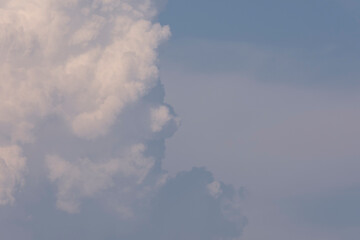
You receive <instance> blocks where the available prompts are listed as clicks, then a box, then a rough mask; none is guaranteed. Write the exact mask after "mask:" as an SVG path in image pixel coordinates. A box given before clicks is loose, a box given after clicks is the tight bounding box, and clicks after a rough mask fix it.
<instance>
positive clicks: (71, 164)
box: [0, 0, 244, 239]
mask: <svg viewBox="0 0 360 240" xmlns="http://www.w3.org/2000/svg"><path fill="white" fill-rule="evenodd" d="M159 4H160V2H158V1H151V0H123V1H118V0H66V1H55V0H26V1H25V0H8V1H0V84H1V87H0V205H2V207H0V212H1V211H5V212H7V214H6V215H7V216H11V217H10V218H11V219H12V218H14V219H16V220H14V222H20V223H23V224H20V225H21V226H20V225H17V224H13V223H11V221H9V220H6V219H4V218H3V217H0V230H1V232H3V231H4V232H6V233H5V236H6V237H7V238H8V239H10V238H11V239H14V238H13V237H14V236H19V237H18V238H16V239H24V238H26V239H49V238H51V239H64V236H66V238H67V239H79V237H86V239H100V238H101V236H102V235H101V234H104V231H105V230H104V229H101V228H94V229H92V230H90V229H88V228H89V226H87V224H86V223H87V221H86V220H85V219H87V216H88V215H89V214H90V215H91V217H94V218H97V219H96V220H94V221H95V222H99V221H100V222H101V221H102V220H101V219H109V218H111V217H109V216H113V215H112V214H110V215H109V211H111V212H115V216H114V218H113V219H112V221H116V222H119V223H124V224H125V225H126V226H128V225H131V226H133V228H130V229H133V231H130V232H129V230H127V229H122V230H119V229H117V228H116V227H115V228H111V230H107V233H106V234H109V236H110V235H111V237H109V238H110V239H114V238H118V237H127V239H144V236H145V235H148V234H151V235H150V236H151V237H152V238H154V239H169V237H170V238H171V239H178V238H179V237H180V236H182V237H186V238H188V239H191V238H194V237H195V238H196V239H231V238H233V237H236V236H238V235H239V234H240V232H241V229H242V227H243V224H244V219H243V217H242V216H241V213H240V211H238V210H236V211H231V212H232V213H234V212H235V213H236V215H237V216H238V218H236V219H230V218H229V216H230V215H229V211H226V209H227V208H228V207H226V204H228V205H229V206H230V205H231V206H235V205H234V204H232V203H233V202H234V199H237V197H236V196H235V195H237V194H236V191H234V190H231V191H233V193H232V194H230V195H229V194H228V193H227V191H228V190H226V189H230V188H229V187H227V186H225V185H223V184H221V183H219V182H216V181H214V179H212V176H211V173H209V172H206V171H205V170H199V169H197V170H196V169H195V170H192V171H190V172H187V173H182V174H179V175H178V176H176V177H174V178H169V176H167V174H166V172H165V171H164V170H163V169H162V167H161V160H162V158H163V156H164V149H165V147H164V146H165V145H164V144H165V139H166V138H168V137H170V136H171V135H172V134H173V133H174V132H175V130H176V129H177V127H178V125H179V120H178V118H177V117H176V115H175V113H174V111H173V109H172V108H171V107H170V106H168V105H167V104H165V103H164V90H163V87H162V85H161V83H160V81H159V78H158V67H157V61H158V60H157V48H158V46H159V45H160V44H161V42H163V41H164V40H166V39H167V38H168V37H169V36H170V30H169V27H167V26H161V25H160V24H159V23H155V22H154V17H155V16H156V14H157V7H158V5H159ZM19 189H21V191H17V190H19ZM34 192H35V193H34ZM34 194H35V196H34ZM179 194H180V195H179ZM42 195H45V196H47V197H46V198H44V199H38V198H39V197H38V196H42ZM20 196H21V197H20ZM176 196H181V197H183V200H181V199H177V197H176ZM34 199H35V200H34ZM178 200H179V201H178ZM193 200H194V201H195V202H193V203H191V202H192V201H193ZM182 201H183V202H182ZM230 203H231V204H230ZM9 204H13V206H8V205H9ZM179 204H180V205H179ZM55 205H56V207H57V209H56V208H55ZM89 206H92V207H91V209H98V210H96V211H99V212H96V211H95V210H89V209H90V208H89ZM169 207H171V208H173V209H172V210H173V211H174V212H168V210H171V209H170V208H169ZM34 209H36V211H35V210H34ZM194 210H195V211H194ZM62 211H63V213H61V214H70V215H71V214H75V215H77V217H76V219H77V220H76V222H74V221H70V220H69V219H68V218H69V217H67V216H68V215H66V216H65V217H64V215H61V214H60V213H58V212H62ZM45 212H46V213H47V214H51V216H48V215H47V214H45ZM95 212H96V214H95ZM193 213H194V214H195V213H196V214H195V215H194V217H196V219H198V220H199V222H197V221H195V220H192V221H195V222H193V224H191V225H186V226H185V229H183V231H186V234H185V233H183V234H181V235H178V237H177V238H176V237H175V234H176V232H178V231H180V229H182V228H181V227H180V226H179V225H178V224H173V223H176V222H178V223H180V224H185V223H189V222H188V221H189V220H190V218H191V216H192V214H193ZM59 214H60V215H59ZM209 214H210V215H211V216H210V217H211V219H210V220H207V217H208V215H209ZM0 215H1V214H0ZM2 216H4V215H2ZM49 217H50V218H51V219H52V220H53V221H52V223H46V224H48V227H49V228H48V229H52V230H42V229H40V228H39V225H42V224H45V222H46V221H47V220H46V219H47V218H49ZM164 219H168V221H166V222H167V223H168V224H170V225H169V226H168V227H167V228H166V231H164V232H163V231H162V230H161V229H160V228H161V227H160V226H161V225H162V224H165V223H166V222H163V221H164ZM89 221H90V220H89ZM91 221H92V220H91ZM173 221H175V222H173ZM202 221H205V222H206V224H205V225H201V222H202ZM66 222H72V223H73V226H78V227H79V229H82V230H78V231H77V233H76V234H75V233H74V230H73V229H72V228H71V227H69V226H68V225H67V224H65V223H66ZM95 222H94V223H95ZM64 224H65V225H66V226H68V228H67V229H66V227H64V228H65V230H64V228H61V227H60V226H62V225H64ZM198 224H200V225H198ZM65 225H64V226H65ZM193 225H194V226H193ZM235 225H236V226H235ZM215 226H217V227H216V228H215ZM59 227H60V228H61V229H62V230H61V232H63V234H60V228H59ZM218 227H219V228H218ZM19 228H20V229H19ZM190 228H197V230H194V229H190ZM95 229H96V231H98V232H97V233H93V234H90V235H89V233H90V232H91V231H95ZM139 229H141V231H139ZM229 229H230V230H229ZM47 231H50V232H47ZM82 231H85V232H82ZM86 231H87V232H86ZM15 232H17V234H16V235H15ZM22 233H23V234H24V235H21V234H22ZM141 234H145V235H141ZM184 234H185V235H184ZM54 235H56V237H54ZM26 236H27V237H26ZM179 239H180V238H179ZM181 239H182V238H181Z"/></svg>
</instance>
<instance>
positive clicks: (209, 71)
mask: <svg viewBox="0 0 360 240" xmlns="http://www.w3.org/2000/svg"><path fill="white" fill-rule="evenodd" d="M359 10H360V5H359V3H358V2H357V1H351V0H350V1H337V0H333V1H332V0H330V1H321V0H315V1H306V0H305V1H282V0H275V1H265V0H263V1H262V0H259V1H246V0H244V1H235V0H226V1H205V0H204V1H203V0H198V1H188V0H184V1H176V0H173V1H171V0H170V1H169V2H168V5H167V8H166V10H165V11H163V12H162V13H161V14H160V17H159V19H160V22H162V23H164V24H169V25H170V26H171V29H172V38H171V39H170V40H169V41H168V42H167V43H165V44H164V46H163V47H162V48H161V49H160V52H161V54H160V59H161V60H160V69H161V71H160V75H161V79H162V81H163V83H164V86H165V89H166V96H165V100H166V101H167V102H168V103H169V104H171V105H172V106H173V107H174V109H176V111H177V113H178V115H179V116H180V117H181V119H182V122H181V126H180V128H179V130H178V131H177V132H176V134H175V135H174V136H173V137H172V138H171V139H169V140H168V141H167V143H166V146H167V148H166V158H165V160H164V167H165V168H166V169H168V170H169V171H170V172H171V173H172V174H176V172H178V171H181V170H189V169H191V167H193V166H194V165H195V166H206V168H207V169H208V170H210V171H211V172H213V174H214V176H215V177H216V178H217V179H220V180H222V181H225V182H227V183H231V184H233V185H234V186H236V187H242V188H243V189H244V199H243V201H242V202H241V208H242V210H243V213H244V215H245V216H246V217H247V221H248V222H247V225H246V226H245V228H244V232H243V234H242V235H241V236H240V238H239V239H244V240H255V239H270V240H273V239H274V240H275V239H276V240H285V239H294V240H303V239H307V240H309V239H314V240H315V239H316V240H318V239H327V240H335V239H346V240H355V239H358V236H359V233H360V211H359V210H360V207H359V206H358V202H359V196H360V178H359V176H358V169H359V167H360V163H359V156H360V152H359V148H358V145H359V143H360V131H359V127H358V123H359V120H360V108H359V104H358V103H359V100H360V99H359V96H360V95H359V92H360V86H359V81H358V78H359V70H358V65H359V60H360V58H359V44H358V42H359V37H360V30H359V29H360V28H359V27H358V26H359V20H360V19H359V17H358V16H359Z"/></svg>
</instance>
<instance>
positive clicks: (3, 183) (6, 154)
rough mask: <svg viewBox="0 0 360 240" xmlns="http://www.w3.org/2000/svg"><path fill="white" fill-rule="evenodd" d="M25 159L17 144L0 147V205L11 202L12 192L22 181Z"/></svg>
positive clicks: (12, 200) (12, 199)
mask: <svg viewBox="0 0 360 240" xmlns="http://www.w3.org/2000/svg"><path fill="white" fill-rule="evenodd" d="M25 163H26V159H25V158H24V157H23V156H22V153H21V150H20V148H19V147H18V146H16V145H12V146H4V147H1V148H0V205H4V204H8V203H13V202H14V197H13V192H14V190H15V189H16V187H17V186H21V185H22V183H23V176H22V174H23V172H24V170H25Z"/></svg>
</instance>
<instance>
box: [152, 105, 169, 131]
mask: <svg viewBox="0 0 360 240" xmlns="http://www.w3.org/2000/svg"><path fill="white" fill-rule="evenodd" d="M171 119H172V116H171V114H170V112H169V108H168V107H166V106H160V107H158V108H155V109H152V110H151V121H152V122H151V130H152V131H153V132H159V131H161V129H162V128H163V127H164V125H165V124H166V123H168V122H169V121H170V120H171Z"/></svg>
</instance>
